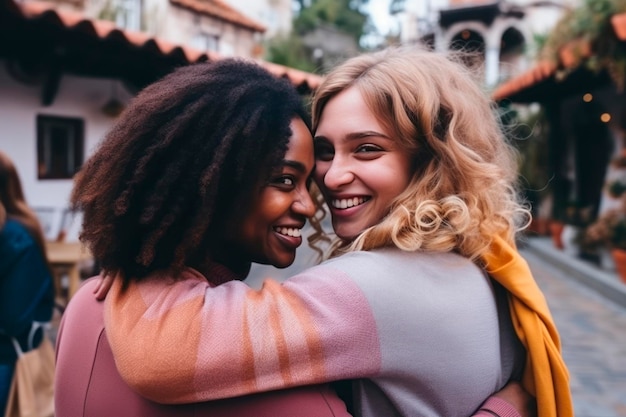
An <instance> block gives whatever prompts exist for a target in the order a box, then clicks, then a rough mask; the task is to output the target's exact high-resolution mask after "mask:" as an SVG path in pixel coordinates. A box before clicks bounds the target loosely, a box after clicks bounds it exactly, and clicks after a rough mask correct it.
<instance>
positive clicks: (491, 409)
mask: <svg viewBox="0 0 626 417" xmlns="http://www.w3.org/2000/svg"><path fill="white" fill-rule="evenodd" d="M472 417H521V416H520V413H519V412H518V411H517V410H516V409H515V408H513V406H512V405H511V404H509V403H508V402H507V401H505V400H503V399H501V398H498V397H489V398H488V399H487V401H485V402H484V403H483V405H481V406H480V409H479V410H478V412H477V413H476V414H474V415H473V416H472Z"/></svg>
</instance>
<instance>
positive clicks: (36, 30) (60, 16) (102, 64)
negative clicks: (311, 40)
mask: <svg viewBox="0 0 626 417" xmlns="http://www.w3.org/2000/svg"><path fill="white" fill-rule="evenodd" d="M0 58H7V59H9V60H11V59H12V60H16V61H18V62H20V65H21V66H22V67H23V68H21V69H19V71H22V72H27V73H28V72H31V73H37V72H38V71H39V72H41V70H42V68H41V67H42V66H45V67H53V68H45V69H46V70H50V69H52V70H56V71H61V72H68V73H74V74H78V75H85V76H96V77H111V78H120V79H125V80H127V81H128V82H130V83H132V84H133V85H135V86H137V87H138V88H141V87H143V86H145V85H147V84H149V83H151V82H153V81H156V80H157V79H158V78H160V77H162V76H163V75H165V74H167V73H168V72H170V71H172V70H173V69H174V68H176V67H178V66H182V65H188V64H192V63H196V62H204V61H215V60H219V59H223V58H224V57H223V56H220V55H219V54H216V53H213V52H206V51H200V50H197V49H194V48H191V47H189V46H186V45H177V44H173V43H170V42H167V41H164V40H163V39H160V38H157V37H153V36H151V35H148V34H146V33H143V32H136V31H130V30H124V29H120V28H118V27H116V26H115V25H114V24H113V23H112V22H109V21H103V20H97V19H89V18H86V17H85V16H84V15H82V14H80V13H76V12H70V11H62V10H56V9H54V5H53V4H51V3H44V2H37V1H25V2H22V3H19V4H18V3H14V2H13V1H11V0H0ZM258 62H259V63H260V64H261V65H262V66H264V67H265V68H267V69H268V70H269V71H270V72H271V73H273V74H275V75H276V76H278V77H283V78H287V79H288V80H289V81H291V83H292V84H293V85H294V86H295V87H296V88H297V89H298V90H299V91H300V92H301V93H302V94H307V93H310V92H311V91H313V90H315V89H316V88H317V87H318V86H319V84H320V81H321V79H322V77H321V76H319V75H316V74H312V73H308V72H304V71H300V70H297V69H294V68H289V67H285V66H283V65H278V64H273V63H269V62H267V61H261V60H259V61H258Z"/></svg>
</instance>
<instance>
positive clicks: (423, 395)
mask: <svg viewBox="0 0 626 417" xmlns="http://www.w3.org/2000/svg"><path fill="white" fill-rule="evenodd" d="M499 298H501V299H502V298H503V297H499ZM497 299H498V297H496V291H495V290H494V286H493V285H492V282H491V280H490V279H489V278H488V277H487V276H486V275H485V273H484V272H483V271H482V270H480V269H479V268H478V267H476V266H475V265H474V264H473V263H471V262H470V261H468V260H467V259H465V258H463V257H461V256H458V255H455V254H452V253H445V254H441V253H436V254H435V253H407V252H402V251H400V250H397V249H381V250H375V251H369V252H355V253H350V254H347V255H344V256H341V257H339V258H337V259H333V260H331V261H327V262H325V263H323V264H321V265H319V266H316V267H313V268H310V269H308V270H306V271H304V272H303V273H300V274H298V275H297V276H295V277H292V278H290V279H288V280H287V281H285V282H284V283H282V284H281V283H278V282H276V281H273V280H271V279H268V280H266V281H265V282H264V285H263V287H262V288H261V289H260V290H254V289H251V288H250V287H248V286H247V285H246V284H245V283H242V282H239V281H229V282H226V283H224V284H222V285H218V286H212V285H211V284H209V283H208V281H207V280H206V279H205V277H203V276H202V275H201V274H199V273H198V272H197V271H194V270H192V269H187V270H185V271H184V272H183V273H182V276H180V277H171V276H169V275H167V273H157V274H154V275H152V276H151V277H149V278H148V279H145V280H144V281H141V282H140V283H133V284H131V285H130V287H129V288H128V289H127V290H126V291H122V290H121V284H120V282H119V280H116V282H115V284H114V286H113V288H112V289H111V292H110V294H109V296H108V297H107V300H106V305H105V326H106V329H107V333H108V335H109V340H110V344H111V348H112V351H113V353H114V356H115V359H116V364H117V366H118V369H119V370H120V373H121V375H122V377H123V378H124V379H125V380H126V382H127V383H129V385H130V386H131V387H133V388H134V389H135V390H137V391H138V392H139V393H140V394H142V395H144V396H146V397H148V398H150V399H152V400H154V401H157V402H163V403H184V402H197V401H204V400H210V399H217V398H225V397H233V396H239V395H244V394H248V393H252V392H259V391H268V390H273V389H280V388H284V387H290V386H295V385H305V384H315V383H320V382H325V381H334V380H341V379H357V380H358V381H357V383H356V384H355V396H356V402H355V406H356V408H355V411H356V413H357V414H358V415H362V416H382V415H384V416H446V417H454V416H469V415H471V414H472V413H474V412H475V411H476V410H477V409H478V408H479V406H480V404H481V403H482V402H483V401H484V400H485V398H487V397H488V396H489V395H490V394H492V393H493V392H495V391H497V390H499V389H500V388H502V387H503V386H504V385H505V383H506V382H507V381H508V380H509V379H510V378H511V376H512V375H513V373H514V370H515V369H519V368H520V367H521V365H522V363H523V350H522V349H521V348H520V345H519V342H518V340H517V338H516V337H515V335H514V331H513V328H512V325H511V322H510V318H509V317H510V315H509V313H508V311H507V310H506V309H507V305H506V302H500V303H498V302H497ZM501 301H502V300H501Z"/></svg>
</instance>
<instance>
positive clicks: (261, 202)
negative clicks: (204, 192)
mask: <svg viewBox="0 0 626 417" xmlns="http://www.w3.org/2000/svg"><path fill="white" fill-rule="evenodd" d="M290 127H291V130H292V132H293V134H292V136H291V138H290V139H289V147H288V149H287V153H286V154H285V157H284V158H283V161H282V163H281V164H280V166H278V167H277V168H275V169H274V171H272V172H271V173H270V176H269V180H268V181H263V180H262V181H261V183H260V184H259V185H258V186H257V187H256V188H255V191H254V195H253V196H252V198H250V199H249V200H248V201H247V202H246V206H247V207H246V208H244V214H243V215H242V216H239V215H237V216H236V219H233V222H234V223H235V224H236V226H234V231H233V233H230V238H229V240H230V243H233V244H235V245H236V247H237V248H238V249H237V250H238V251H239V253H238V254H237V256H236V257H237V258H238V259H240V260H242V259H249V260H250V261H252V262H257V263H261V264H269V265H273V266H275V267H278V268H285V267H287V266H289V265H291V264H292V263H293V261H294V259H295V256H296V249H297V248H298V246H300V245H301V244H302V237H301V235H300V233H301V230H302V228H303V227H304V225H305V223H306V220H307V218H309V217H311V216H313V214H314V213H315V206H314V203H313V200H312V199H311V196H310V194H309V191H308V186H309V183H310V179H311V173H312V171H313V163H314V159H313V139H312V137H311V132H310V131H309V129H308V127H307V126H306V124H305V123H304V122H303V121H302V120H301V119H300V118H294V119H293V120H292V121H291V125H290Z"/></svg>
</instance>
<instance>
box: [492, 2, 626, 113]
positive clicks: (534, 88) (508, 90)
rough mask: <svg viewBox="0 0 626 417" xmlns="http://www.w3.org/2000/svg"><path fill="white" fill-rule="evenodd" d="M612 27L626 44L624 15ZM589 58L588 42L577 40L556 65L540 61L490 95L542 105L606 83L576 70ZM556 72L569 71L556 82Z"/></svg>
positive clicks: (613, 18) (604, 77)
mask: <svg viewBox="0 0 626 417" xmlns="http://www.w3.org/2000/svg"><path fill="white" fill-rule="evenodd" d="M611 24H612V26H613V30H614V32H615V35H616V36H617V38H618V39H619V40H621V41H626V13H621V14H617V15H615V16H613V17H612V18H611ZM591 55H592V50H591V45H590V44H589V41H586V40H582V39H581V40H578V41H575V42H571V43H569V44H567V45H565V46H564V47H563V48H562V49H561V51H560V52H559V59H558V63H554V62H550V61H540V62H538V63H537V64H535V66H534V67H533V68H531V69H529V70H528V71H526V72H524V73H522V74H521V75H518V76H517V77H514V78H512V79H510V80H508V81H506V82H504V83H503V84H501V85H500V86H499V87H498V88H496V90H495V91H494V92H493V94H492V98H493V99H494V100H496V101H501V100H504V99H507V100H510V101H513V102H518V103H530V102H542V101H547V100H550V99H551V98H556V97H558V95H559V94H562V93H563V92H567V91H574V90H575V89H576V88H584V87H591V86H593V85H597V84H601V83H604V82H606V81H608V77H606V76H605V75H600V76H597V75H595V74H591V72H590V71H588V70H585V69H584V68H579V67H578V66H579V60H578V59H575V58H574V57H575V56H578V57H580V58H583V59H584V58H588V57H590V56H591ZM559 70H569V71H571V73H570V74H568V75H567V77H565V78H564V79H562V80H561V79H559V77H558V72H559Z"/></svg>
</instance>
